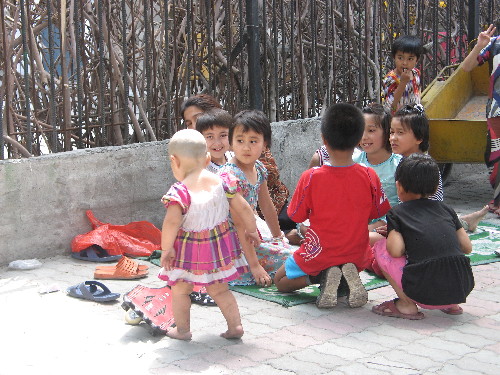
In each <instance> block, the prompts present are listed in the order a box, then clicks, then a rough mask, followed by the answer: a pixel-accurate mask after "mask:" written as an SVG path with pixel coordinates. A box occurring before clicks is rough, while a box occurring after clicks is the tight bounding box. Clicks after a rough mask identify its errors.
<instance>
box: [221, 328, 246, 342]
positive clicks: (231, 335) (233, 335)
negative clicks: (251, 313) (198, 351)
mask: <svg viewBox="0 0 500 375" xmlns="http://www.w3.org/2000/svg"><path fill="white" fill-rule="evenodd" d="M244 333H245V331H243V326H236V327H235V328H232V329H228V330H227V331H226V332H223V333H221V334H220V336H221V337H224V338H225V339H241V337H242V336H243V334H244Z"/></svg>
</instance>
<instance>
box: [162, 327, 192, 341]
mask: <svg viewBox="0 0 500 375" xmlns="http://www.w3.org/2000/svg"><path fill="white" fill-rule="evenodd" d="M167 336H168V337H171V338H173V339H177V340H191V337H192V336H193V334H192V333H191V332H190V331H187V332H179V331H178V330H177V327H174V328H172V329H169V330H168V331H167Z"/></svg>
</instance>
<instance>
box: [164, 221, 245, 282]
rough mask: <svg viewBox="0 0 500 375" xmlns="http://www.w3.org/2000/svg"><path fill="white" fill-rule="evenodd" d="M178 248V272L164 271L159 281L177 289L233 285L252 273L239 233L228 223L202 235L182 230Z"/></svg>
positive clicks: (178, 238)
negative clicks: (185, 285)
mask: <svg viewBox="0 0 500 375" xmlns="http://www.w3.org/2000/svg"><path fill="white" fill-rule="evenodd" d="M174 248H175V249H176V257H175V261H174V269H173V270H171V271H166V270H165V269H163V268H162V269H161V271H160V273H159V275H158V277H159V278H160V279H162V280H165V281H167V283H168V285H175V284H176V283H177V282H178V281H183V282H187V283H191V284H195V285H210V284H214V283H216V282H229V281H231V280H235V279H237V278H238V277H239V276H240V274H243V273H246V272H248V265H247V262H246V260H245V258H244V257H243V255H242V251H241V246H240V243H239V241H238V237H237V235H236V232H235V230H234V229H233V228H232V227H231V226H230V225H229V223H228V222H227V221H225V222H223V223H221V224H218V225H217V226H216V227H215V228H213V229H207V230H203V231H199V232H194V231H191V232H189V231H185V230H183V229H180V230H179V233H178V234H177V239H176V240H175V244H174Z"/></svg>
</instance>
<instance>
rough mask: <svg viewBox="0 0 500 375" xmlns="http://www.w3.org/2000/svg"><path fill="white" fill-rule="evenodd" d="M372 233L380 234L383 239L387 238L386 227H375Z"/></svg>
mask: <svg viewBox="0 0 500 375" xmlns="http://www.w3.org/2000/svg"><path fill="white" fill-rule="evenodd" d="M373 231H374V232H377V233H378V234H381V235H382V236H384V237H387V225H382V226H380V227H377V228H375V229H374V230H373Z"/></svg>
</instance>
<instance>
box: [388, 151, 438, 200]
mask: <svg viewBox="0 0 500 375" xmlns="http://www.w3.org/2000/svg"><path fill="white" fill-rule="evenodd" d="M394 178H395V179H396V181H398V182H399V184H400V185H401V187H402V188H403V189H404V190H405V191H407V192H409V193H414V194H422V196H423V197H428V196H430V195H432V194H434V193H435V192H436V190H437V188H438V185H439V168H438V165H437V163H436V162H435V161H434V159H433V158H431V157H430V156H429V155H426V154H411V155H410V156H408V157H406V158H403V159H402V160H401V162H400V163H399V165H398V167H397V168H396V174H395V176H394Z"/></svg>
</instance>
